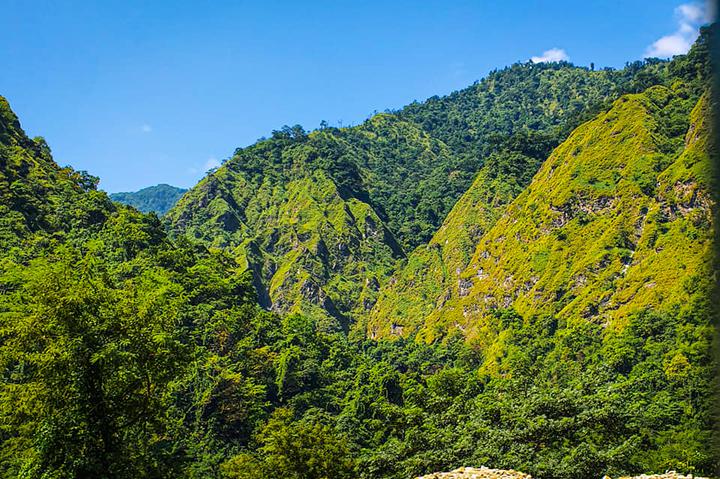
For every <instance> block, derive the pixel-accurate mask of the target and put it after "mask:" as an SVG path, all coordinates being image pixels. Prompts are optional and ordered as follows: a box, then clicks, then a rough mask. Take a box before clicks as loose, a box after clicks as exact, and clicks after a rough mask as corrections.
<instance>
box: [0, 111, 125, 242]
mask: <svg viewBox="0 0 720 479" xmlns="http://www.w3.org/2000/svg"><path fill="white" fill-rule="evenodd" d="M97 182H98V179H97V178H96V177H93V176H91V175H88V174H87V173H86V172H83V171H79V172H78V171H74V170H72V169H71V168H61V167H60V166H58V165H57V164H56V163H55V162H54V161H53V159H52V155H51V153H50V148H49V147H48V145H47V143H46V142H45V140H44V139H42V138H40V137H38V138H35V139H30V138H28V137H27V136H26V135H25V132H24V131H23V130H22V128H21V127H20V122H19V121H18V118H17V116H15V113H13V111H12V110H11V109H10V105H9V104H8V102H7V100H6V99H5V98H4V97H0V251H3V252H4V251H8V250H9V249H10V248H11V247H18V246H21V245H24V246H25V247H29V246H31V245H32V244H33V241H32V238H34V237H42V236H44V235H57V236H62V235H64V234H65V233H67V232H69V231H70V230H71V229H73V228H90V229H92V228H96V227H97V226H98V225H99V224H101V223H102V222H103V221H105V220H106V219H107V217H108V215H109V213H110V212H111V211H112V210H113V207H112V205H111V203H110V200H109V199H108V198H107V196H106V195H104V194H101V193H99V192H97V191H95V187H96V186H97Z"/></svg>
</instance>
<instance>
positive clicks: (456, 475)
mask: <svg viewBox="0 0 720 479" xmlns="http://www.w3.org/2000/svg"><path fill="white" fill-rule="evenodd" d="M416 479H532V476H530V475H529V474H525V473H523V472H519V471H514V470H512V469H509V470H506V469H490V468H487V467H480V468H476V467H461V468H459V469H455V470H454V471H451V472H434V473H432V474H428V475H426V476H420V477H418V478H416ZM602 479H611V478H610V477H609V476H603V478H602ZM618 479H708V478H705V477H699V476H693V475H692V474H690V475H687V476H686V475H683V474H679V473H677V472H675V471H668V472H666V473H665V474H650V475H647V474H641V475H639V476H622V477H620V478H618Z"/></svg>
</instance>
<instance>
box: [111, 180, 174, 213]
mask: <svg viewBox="0 0 720 479" xmlns="http://www.w3.org/2000/svg"><path fill="white" fill-rule="evenodd" d="M186 191H187V190H186V189H183V188H177V187H175V186H170V185H165V184H161V185H155V186H148V187H147V188H143V189H141V190H138V191H132V192H121V193H111V194H110V199H111V200H113V201H117V202H118V203H122V204H124V205H130V206H132V207H135V208H137V209H138V210H140V211H142V212H143V213H150V212H151V211H154V212H155V213H157V214H158V215H159V216H162V215H164V214H165V213H167V211H168V210H169V209H170V208H172V207H173V206H175V203H177V202H178V200H179V199H180V197H181V196H182V195H183V194H185V192H186Z"/></svg>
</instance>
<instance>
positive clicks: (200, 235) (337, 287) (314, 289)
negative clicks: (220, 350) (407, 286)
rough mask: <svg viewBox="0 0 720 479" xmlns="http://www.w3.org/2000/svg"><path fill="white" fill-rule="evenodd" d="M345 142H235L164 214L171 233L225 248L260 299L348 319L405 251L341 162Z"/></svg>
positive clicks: (279, 137) (291, 138)
mask: <svg viewBox="0 0 720 479" xmlns="http://www.w3.org/2000/svg"><path fill="white" fill-rule="evenodd" d="M347 150H348V147H347V146H346V145H344V144H342V142H341V141H340V140H338V138H337V137H335V136H334V135H332V134H330V133H328V132H325V131H319V132H315V133H312V134H310V135H306V134H305V133H304V132H300V131H296V132H294V133H292V132H284V133H283V132H278V133H276V135H275V136H274V137H273V138H271V139H269V140H266V141H263V142H260V143H258V144H256V145H254V146H252V147H250V148H247V149H245V150H239V151H238V152H237V153H236V155H235V157H234V158H232V159H231V160H230V161H228V162H227V163H226V164H225V165H224V166H223V167H221V168H220V169H219V170H217V171H216V172H214V173H212V174H211V175H210V176H208V177H207V178H205V179H204V180H203V181H201V182H200V184H199V185H198V186H197V187H195V188H193V189H192V190H190V191H189V192H188V193H187V194H186V195H185V196H184V197H183V198H182V199H181V201H180V202H179V203H178V205H177V207H176V208H174V209H173V210H171V211H170V212H169V213H168V215H167V221H168V222H169V224H170V226H171V228H173V229H174V230H175V231H176V232H183V233H185V234H188V235H189V236H191V237H194V238H197V239H199V240H202V241H204V242H206V243H207V244H209V245H212V246H215V247H224V248H227V249H229V250H231V251H232V252H233V254H234V255H235V256H236V258H237V260H238V262H239V263H240V264H241V265H243V266H245V267H247V268H248V269H249V270H251V271H252V272H253V274H254V278H255V285H256V288H257V290H258V293H259V296H260V300H261V303H262V304H263V305H264V306H266V307H272V308H273V309H274V310H277V311H282V312H293V311H297V312H299V311H303V312H306V313H308V314H311V315H313V316H314V317H325V318H326V319H328V320H330V321H331V322H332V323H333V324H335V326H337V325H338V323H337V321H339V325H342V326H345V327H346V326H347V325H348V324H349V323H350V318H351V317H352V316H353V315H354V314H355V313H356V312H357V311H358V310H359V309H360V310H364V309H365V308H369V304H371V303H369V302H371V301H372V298H373V297H374V295H375V293H376V290H377V287H378V285H379V282H380V281H381V280H382V279H383V278H384V277H385V276H386V275H387V274H388V272H389V271H390V270H391V269H392V268H393V266H394V262H395V260H396V259H397V258H399V257H401V256H402V255H403V252H402V248H401V247H400V246H399V245H398V243H397V241H396V240H395V238H394V236H393V235H392V233H390V231H389V230H388V229H387V227H386V226H385V224H384V222H383V221H382V219H381V218H380V216H379V215H378V213H377V212H376V211H375V210H374V208H373V207H372V206H371V205H370V204H369V202H368V194H367V192H365V191H363V189H362V180H361V178H360V176H359V175H360V174H359V172H358V171H357V168H355V167H354V166H353V164H352V163H343V162H342V161H343V156H342V154H343V152H345V151H347ZM336 154H340V155H341V156H340V158H339V160H338V161H339V163H333V160H336V158H335V157H334V155H336Z"/></svg>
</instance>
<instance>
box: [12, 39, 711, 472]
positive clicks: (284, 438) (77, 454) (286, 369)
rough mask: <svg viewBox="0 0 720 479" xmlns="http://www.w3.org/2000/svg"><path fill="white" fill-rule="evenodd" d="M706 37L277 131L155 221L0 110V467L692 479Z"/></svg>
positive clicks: (704, 246)
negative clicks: (595, 65)
mask: <svg viewBox="0 0 720 479" xmlns="http://www.w3.org/2000/svg"><path fill="white" fill-rule="evenodd" d="M712 33H713V30H711V29H705V30H704V31H703V35H702V36H701V37H700V39H699V40H698V42H697V43H696V45H695V46H694V47H693V49H692V50H691V51H690V53H689V54H688V55H685V56H679V57H676V58H675V59H673V60H672V61H670V62H660V61H648V62H644V63H639V64H632V65H629V66H628V67H627V68H625V69H623V70H620V71H611V70H601V71H590V70H587V69H583V68H578V67H573V66H572V65H569V64H564V63H561V64H547V65H531V64H520V65H515V66H512V67H510V68H508V69H505V70H501V71H498V72H494V73H492V74H491V75H489V76H488V78H486V79H485V80H483V81H482V82H480V83H478V84H476V85H473V86H471V87H470V88H468V89H466V90H463V91H461V92H457V93H455V94H453V95H450V96H448V97H444V98H433V99H430V100H429V101H427V102H424V103H422V104H420V103H418V104H413V105H410V106H408V107H406V108H405V109H403V110H400V111H398V112H390V113H386V114H380V115H377V116H374V117H372V118H371V119H369V120H368V121H367V122H365V123H364V124H362V125H359V126H357V127H353V128H343V129H337V128H323V129H320V130H317V131H314V132H306V131H304V130H302V128H299V127H294V128H284V129H282V130H279V131H277V132H275V133H274V134H273V135H272V137H271V138H269V139H266V140H263V141H260V142H258V143H257V144H255V145H252V146H250V147H248V148H244V149H239V150H237V151H236V153H235V154H234V155H233V157H232V158H231V159H230V160H229V161H227V162H226V163H225V164H224V165H223V166H222V167H221V168H219V169H218V170H217V171H213V172H211V173H210V174H209V175H208V176H207V177H206V178H204V179H203V180H202V181H201V182H200V183H199V184H198V185H197V186H196V187H194V188H192V189H191V190H190V191H188V192H187V193H186V194H185V195H184V196H183V197H182V198H181V199H180V201H179V202H178V204H177V205H176V206H175V207H174V208H173V209H172V210H170V211H169V212H168V213H167V215H166V216H165V218H164V219H163V220H162V221H161V220H159V219H158V217H157V216H156V215H155V214H145V213H142V212H140V211H138V210H136V209H135V208H133V207H130V206H125V205H122V204H118V203H115V202H113V201H111V199H110V197H108V195H106V194H105V193H103V192H101V191H98V190H97V184H98V180H97V178H95V177H93V176H91V175H89V174H87V173H85V172H77V171H74V170H72V169H71V168H67V167H66V168H61V167H59V166H58V165H57V164H56V163H55V162H54V160H53V158H52V155H51V151H50V148H49V147H48V145H47V144H46V143H45V141H44V140H42V139H41V138H36V139H30V138H28V137H27V136H26V135H25V133H24V132H23V130H22V128H21V127H20V123H19V121H18V119H17V118H16V116H15V115H14V113H13V112H12V111H11V109H10V106H9V105H8V103H7V101H5V99H2V98H0V197H1V201H0V370H1V371H2V381H1V382H0V477H4V478H17V477H24V478H43V479H49V478H78V479H79V478H89V477H93V478H138V477H147V478H178V477H181V478H224V479H231V478H245V479H251V478H252V479H257V478H268V479H269V478H275V477H282V478H289V479H330V478H333V479H343V478H348V479H349V478H366V479H381V478H388V479H390V478H392V479H409V478H412V477H415V476H417V475H420V474H423V473H429V472H432V471H437V470H450V469H453V468H455V467H458V466H462V465H477V466H479V465H490V466H493V467H497V468H514V469H519V470H523V471H526V472H528V473H531V474H533V476H535V477H539V478H548V479H551V478H558V479H559V478H563V479H565V478H566V479H570V478H578V477H600V476H602V475H603V474H609V475H611V476H614V475H617V474H623V473H639V472H662V471H665V470H668V469H677V470H682V471H685V472H691V473H696V474H711V473H713V471H714V470H716V468H717V462H716V459H717V450H716V446H715V445H713V443H712V441H711V439H712V438H711V436H712V430H713V427H714V425H716V424H717V422H718V418H717V415H716V414H717V413H716V410H715V409H714V408H713V406H712V404H713V400H714V397H715V395H716V393H717V391H716V390H715V389H714V388H715V386H714V384H713V380H712V378H713V372H714V364H713V362H712V355H711V344H712V341H713V339H714V329H713V327H712V322H711V317H712V310H711V308H712V304H710V302H709V299H708V295H707V292H708V289H709V287H710V283H709V281H710V279H709V278H710V258H709V254H710V251H711V247H712V222H713V220H714V215H715V214H716V213H715V201H714V197H713V195H712V194H711V191H712V190H711V186H712V179H711V175H710V173H709V168H710V158H712V157H713V156H714V155H715V154H716V147H715V145H714V142H713V135H712V133H711V130H710V113H709V109H710V106H711V101H712V98H711V97H710V96H709V94H708V83H709V68H710V67H709V58H708V55H709V53H708V42H709V36H710V35H711V34H712ZM488 285H492V287H490V286H488ZM506 298H508V299H506Z"/></svg>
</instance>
